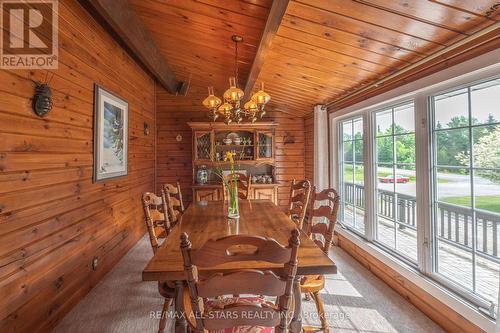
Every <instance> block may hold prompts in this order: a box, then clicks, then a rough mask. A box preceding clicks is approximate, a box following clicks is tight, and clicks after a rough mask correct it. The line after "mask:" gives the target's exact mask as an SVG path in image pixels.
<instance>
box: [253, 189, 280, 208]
mask: <svg viewBox="0 0 500 333" xmlns="http://www.w3.org/2000/svg"><path fill="white" fill-rule="evenodd" d="M253 199H255V200H269V201H272V202H274V203H275V204H276V199H277V198H276V191H275V189H274V188H255V189H254V190H253Z"/></svg>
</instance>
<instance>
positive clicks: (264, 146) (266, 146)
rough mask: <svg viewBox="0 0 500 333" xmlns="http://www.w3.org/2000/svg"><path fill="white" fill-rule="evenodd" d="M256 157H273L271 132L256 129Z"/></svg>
mask: <svg viewBox="0 0 500 333" xmlns="http://www.w3.org/2000/svg"><path fill="white" fill-rule="evenodd" d="M256 134H257V159H259V160H260V159H272V158H274V149H273V134H272V133H271V132H259V131H257V133H256Z"/></svg>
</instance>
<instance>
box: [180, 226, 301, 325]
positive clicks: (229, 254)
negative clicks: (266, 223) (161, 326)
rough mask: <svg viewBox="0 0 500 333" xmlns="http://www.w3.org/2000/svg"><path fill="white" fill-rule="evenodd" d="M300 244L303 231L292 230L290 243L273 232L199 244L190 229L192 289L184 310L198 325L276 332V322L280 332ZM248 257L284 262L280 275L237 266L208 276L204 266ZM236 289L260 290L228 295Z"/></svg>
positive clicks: (184, 242) (187, 267) (184, 241)
mask: <svg viewBox="0 0 500 333" xmlns="http://www.w3.org/2000/svg"><path fill="white" fill-rule="evenodd" d="M299 244H300V241H299V231H298V230H292V232H291V237H290V239H289V241H288V246H287V247H284V246H283V245H281V244H279V243H278V242H277V241H276V240H274V239H270V238H264V237H258V236H249V235H233V236H227V237H223V238H220V239H216V240H209V241H207V242H206V243H205V244H203V245H202V246H201V247H200V248H198V249H196V250H193V249H192V247H191V242H190V240H189V238H188V235H187V234H186V233H183V234H182V235H181V245H180V246H181V252H182V257H183V259H184V271H185V273H186V277H187V284H188V290H189V293H188V294H185V297H184V310H185V313H186V317H187V318H188V322H189V325H190V326H191V328H192V329H193V331H195V332H197V333H202V332H204V331H205V330H208V331H209V332H210V331H212V332H213V331H217V332H224V333H236V332H255V333H257V332H260V333H262V332H266V333H270V332H272V330H273V328H274V331H275V332H277V333H284V332H286V331H287V325H288V321H289V320H288V319H291V312H292V311H291V310H292V306H291V302H292V285H293V280H294V277H295V274H296V272H297V252H298V248H299ZM245 261H265V262H270V263H274V264H282V265H283V268H282V270H281V269H280V270H279V271H280V272H281V274H280V275H278V274H276V273H274V272H272V271H259V270H241V269H240V270H238V269H235V270H231V272H229V273H217V272H215V273H214V274H211V275H210V276H208V277H202V275H201V274H199V272H198V268H201V267H213V266H216V265H220V264H227V263H238V262H245ZM237 266H238V265H236V264H235V267H237ZM235 294H246V295H254V296H249V297H223V296H224V295H235ZM264 296H270V297H276V300H277V302H271V301H266V300H265V299H264ZM248 313H251V314H252V315H251V316H248V315H246V314H248Z"/></svg>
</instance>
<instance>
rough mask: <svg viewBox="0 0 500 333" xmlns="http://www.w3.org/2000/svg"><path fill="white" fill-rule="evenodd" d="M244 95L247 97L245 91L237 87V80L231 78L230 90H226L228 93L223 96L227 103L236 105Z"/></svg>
mask: <svg viewBox="0 0 500 333" xmlns="http://www.w3.org/2000/svg"><path fill="white" fill-rule="evenodd" d="M244 95H245V93H244V92H243V90H241V89H240V88H238V87H237V86H236V78H235V77H230V78H229V89H228V90H226V92H225V93H224V96H223V97H224V100H225V101H227V102H232V103H236V102H238V101H240V100H241V99H242V98H243V96H244Z"/></svg>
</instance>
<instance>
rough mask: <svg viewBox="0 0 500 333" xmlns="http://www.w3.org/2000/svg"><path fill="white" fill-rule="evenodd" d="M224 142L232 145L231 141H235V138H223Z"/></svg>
mask: <svg viewBox="0 0 500 333" xmlns="http://www.w3.org/2000/svg"><path fill="white" fill-rule="evenodd" d="M222 142H224V144H226V145H230V144H231V143H233V140H232V139H230V138H225V139H224V140H222Z"/></svg>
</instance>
